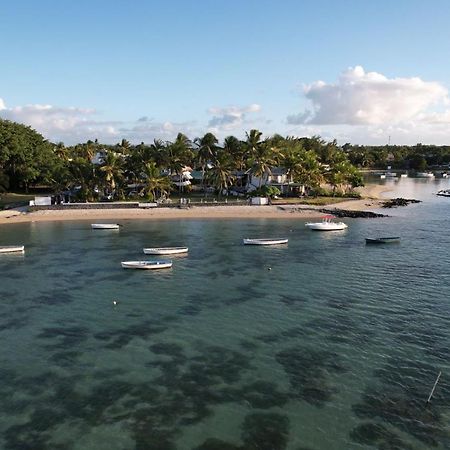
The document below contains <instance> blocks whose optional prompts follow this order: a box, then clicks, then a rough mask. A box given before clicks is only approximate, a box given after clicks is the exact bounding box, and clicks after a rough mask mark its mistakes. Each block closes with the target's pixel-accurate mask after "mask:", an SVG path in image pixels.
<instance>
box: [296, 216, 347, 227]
mask: <svg viewBox="0 0 450 450" xmlns="http://www.w3.org/2000/svg"><path fill="white" fill-rule="evenodd" d="M334 218H335V217H334V216H325V217H323V219H322V222H307V223H305V227H307V228H309V229H310V230H315V231H339V230H345V229H346V228H348V225H347V224H345V223H344V222H333V219H334Z"/></svg>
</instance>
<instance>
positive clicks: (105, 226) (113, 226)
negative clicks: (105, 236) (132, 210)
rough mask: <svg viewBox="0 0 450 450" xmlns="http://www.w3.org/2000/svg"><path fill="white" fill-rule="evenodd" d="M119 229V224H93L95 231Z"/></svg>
mask: <svg viewBox="0 0 450 450" xmlns="http://www.w3.org/2000/svg"><path fill="white" fill-rule="evenodd" d="M119 227H120V225H119V224H118V223H91V228H92V229H93V230H118V229H119Z"/></svg>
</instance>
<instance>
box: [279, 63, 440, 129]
mask: <svg viewBox="0 0 450 450" xmlns="http://www.w3.org/2000/svg"><path fill="white" fill-rule="evenodd" d="M304 95H305V97H306V98H307V99H308V100H310V101H311V103H312V106H313V110H312V111H305V112H302V113H300V114H297V115H291V116H288V123H290V124H300V123H310V124H319V125H330V124H345V125H381V124H388V123H389V124H395V123H401V122H404V121H407V120H411V119H413V118H417V117H418V116H419V114H423V113H424V112H425V111H427V110H428V109H429V108H430V107H431V106H433V105H436V104H439V103H443V104H444V103H447V102H448V92H447V89H445V88H444V87H443V86H442V85H440V84H439V83H436V82H432V81H423V80H421V79H420V78H417V77H413V78H387V77H385V76H384V75H382V74H380V73H377V72H365V70H364V69H363V68H362V67H361V66H356V67H354V68H349V69H347V70H346V71H344V72H343V73H342V74H341V76H340V77H339V79H338V81H337V82H336V83H330V84H327V83H325V82H323V81H316V82H314V83H312V84H309V85H306V86H305V87H304Z"/></svg>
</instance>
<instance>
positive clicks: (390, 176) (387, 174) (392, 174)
mask: <svg viewBox="0 0 450 450" xmlns="http://www.w3.org/2000/svg"><path fill="white" fill-rule="evenodd" d="M385 175H386V177H387V178H395V177H396V176H397V173H396V172H386V174H385Z"/></svg>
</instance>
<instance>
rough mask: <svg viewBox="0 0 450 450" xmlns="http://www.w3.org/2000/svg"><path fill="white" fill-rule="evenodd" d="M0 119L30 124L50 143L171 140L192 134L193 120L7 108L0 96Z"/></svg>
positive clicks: (40, 107)
mask: <svg viewBox="0 0 450 450" xmlns="http://www.w3.org/2000/svg"><path fill="white" fill-rule="evenodd" d="M0 118H2V119H7V120H12V121H14V122H19V123H23V124H25V125H29V126H31V127H32V128H34V129H35V130H37V131H38V132H39V133H42V134H43V135H44V136H45V137H46V138H47V139H50V140H51V141H53V142H59V141H62V142H64V143H65V144H68V145H69V144H76V143H79V142H84V141H86V140H88V139H91V140H93V139H98V140H99V141H100V142H104V143H116V142H118V141H119V140H121V139H123V138H124V139H128V140H130V141H132V142H141V141H146V142H148V141H152V140H153V139H163V140H170V139H173V138H174V136H176V134H177V133H178V132H183V133H186V134H188V133H191V132H192V131H193V129H192V126H193V124H194V123H195V122H189V123H188V122H186V123H172V122H169V121H165V122H157V121H154V120H153V119H149V118H148V117H140V118H138V119H137V120H136V121H134V122H129V121H128V122H127V121H113V120H101V114H100V113H99V112H98V111H96V110H95V109H88V108H75V107H68V108H63V107H56V106H52V105H38V104H34V105H25V106H16V107H12V108H8V107H7V106H6V104H5V102H4V101H3V100H2V99H1V98H0Z"/></svg>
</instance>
